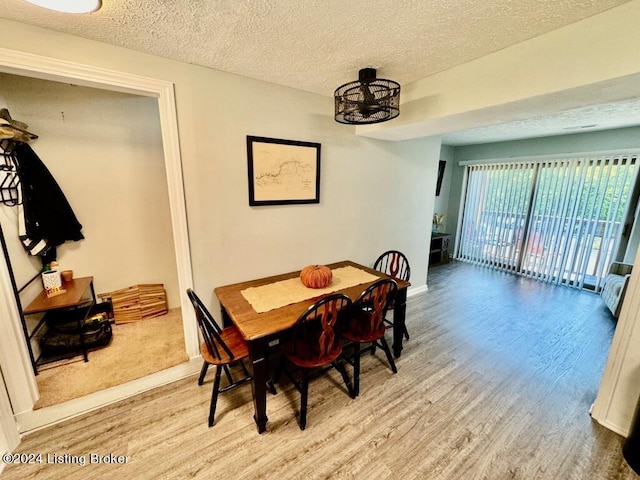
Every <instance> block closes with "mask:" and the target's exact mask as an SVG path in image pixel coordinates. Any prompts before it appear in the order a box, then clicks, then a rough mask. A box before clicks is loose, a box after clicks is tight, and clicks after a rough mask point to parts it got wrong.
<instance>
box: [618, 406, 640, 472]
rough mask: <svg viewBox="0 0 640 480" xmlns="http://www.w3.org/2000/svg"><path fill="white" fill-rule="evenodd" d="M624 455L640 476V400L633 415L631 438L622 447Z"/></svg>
mask: <svg viewBox="0 0 640 480" xmlns="http://www.w3.org/2000/svg"><path fill="white" fill-rule="evenodd" d="M622 455H623V456H624V459H625V460H626V461H627V463H628V464H629V466H630V467H631V468H632V469H633V471H634V472H636V473H637V474H639V475H640V398H638V403H637V405H636V411H635V413H634V415H633V421H632V422H631V430H630V431H629V436H628V437H627V439H626V440H625V442H624V444H623V445H622Z"/></svg>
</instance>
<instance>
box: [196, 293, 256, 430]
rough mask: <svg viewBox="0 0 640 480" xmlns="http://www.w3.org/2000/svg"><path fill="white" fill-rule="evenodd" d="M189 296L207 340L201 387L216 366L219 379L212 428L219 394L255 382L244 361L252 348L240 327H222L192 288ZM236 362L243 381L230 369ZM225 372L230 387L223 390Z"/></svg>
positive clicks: (213, 398)
mask: <svg viewBox="0 0 640 480" xmlns="http://www.w3.org/2000/svg"><path fill="white" fill-rule="evenodd" d="M187 295H188V296H189V300H191V303H192V305H193V308H194V310H195V313H196V319H197V320H198V327H200V333H201V334H202V338H203V339H204V342H203V343H202V345H201V346H200V353H201V354H202V359H203V360H204V362H203V365H202V370H201V372H200V377H199V378H198V385H202V384H203V382H204V376H205V374H206V373H207V368H208V366H209V365H215V367H216V376H215V380H214V382H213V391H212V392H211V405H210V407H209V426H210V427H211V426H213V421H214V416H215V413H216V404H217V402H218V394H219V393H223V392H226V391H228V390H231V389H233V388H235V387H237V386H239V385H242V384H243V383H246V382H249V381H251V375H250V374H249V371H248V370H247V367H246V366H245V364H244V362H243V360H244V359H245V358H247V357H248V356H249V348H248V346H247V343H246V342H245V341H244V339H243V338H242V335H240V332H239V331H238V329H237V328H236V327H227V328H225V329H222V328H220V326H219V325H218V324H217V322H216V321H215V319H214V318H213V316H212V315H211V313H209V311H208V310H207V308H206V307H205V306H204V304H203V303H202V301H201V300H200V299H199V298H198V296H197V295H196V293H195V292H194V291H193V290H192V289H190V288H189V289H187ZM235 363H237V364H239V365H240V368H241V369H242V372H243V374H244V376H243V377H242V378H240V379H239V380H235V379H234V378H233V375H232V374H231V371H230V370H229V366H230V365H232V364H235ZM223 371H224V373H225V375H226V377H227V381H228V384H227V386H225V387H223V388H220V378H221V376H222V372H223Z"/></svg>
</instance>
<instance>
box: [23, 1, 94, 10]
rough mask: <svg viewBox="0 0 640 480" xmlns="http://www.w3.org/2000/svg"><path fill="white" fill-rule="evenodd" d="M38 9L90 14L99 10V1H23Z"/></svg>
mask: <svg viewBox="0 0 640 480" xmlns="http://www.w3.org/2000/svg"><path fill="white" fill-rule="evenodd" d="M25 1H27V2H29V3H31V4H33V5H37V6H38V7H43V8H48V9H49V10H55V11H57V12H64V13H91V12H95V11H96V10H98V9H100V7H101V6H102V1H101V0H25Z"/></svg>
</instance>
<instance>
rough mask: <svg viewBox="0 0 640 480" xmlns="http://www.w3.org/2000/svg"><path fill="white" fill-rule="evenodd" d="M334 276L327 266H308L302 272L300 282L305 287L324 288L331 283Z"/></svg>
mask: <svg viewBox="0 0 640 480" xmlns="http://www.w3.org/2000/svg"><path fill="white" fill-rule="evenodd" d="M332 277H333V274H332V273H331V269H330V268H329V267H327V266H326V265H307V266H306V267H304V268H303V269H302V271H301V272H300V281H301V282H302V284H303V285H304V286H305V287H309V288H324V287H326V286H328V285H329V284H330V283H331V278H332Z"/></svg>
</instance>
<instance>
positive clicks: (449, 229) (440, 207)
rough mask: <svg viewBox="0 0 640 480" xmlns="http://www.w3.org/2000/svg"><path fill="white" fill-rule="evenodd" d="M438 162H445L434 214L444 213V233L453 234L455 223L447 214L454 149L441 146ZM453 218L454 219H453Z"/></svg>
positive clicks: (453, 167)
mask: <svg viewBox="0 0 640 480" xmlns="http://www.w3.org/2000/svg"><path fill="white" fill-rule="evenodd" d="M440 160H441V161H444V162H447V163H446V166H445V169H444V176H443V178H442V187H441V188H440V195H438V196H437V197H436V199H435V204H434V212H435V213H444V221H445V225H444V229H443V231H444V232H446V233H451V234H454V233H455V231H456V224H455V221H454V222H453V223H452V219H451V215H450V212H449V198H450V195H451V178H452V176H453V171H454V169H455V168H456V164H455V161H454V160H455V157H454V149H453V147H450V146H448V145H442V146H441V149H440ZM454 218H455V217H454Z"/></svg>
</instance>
